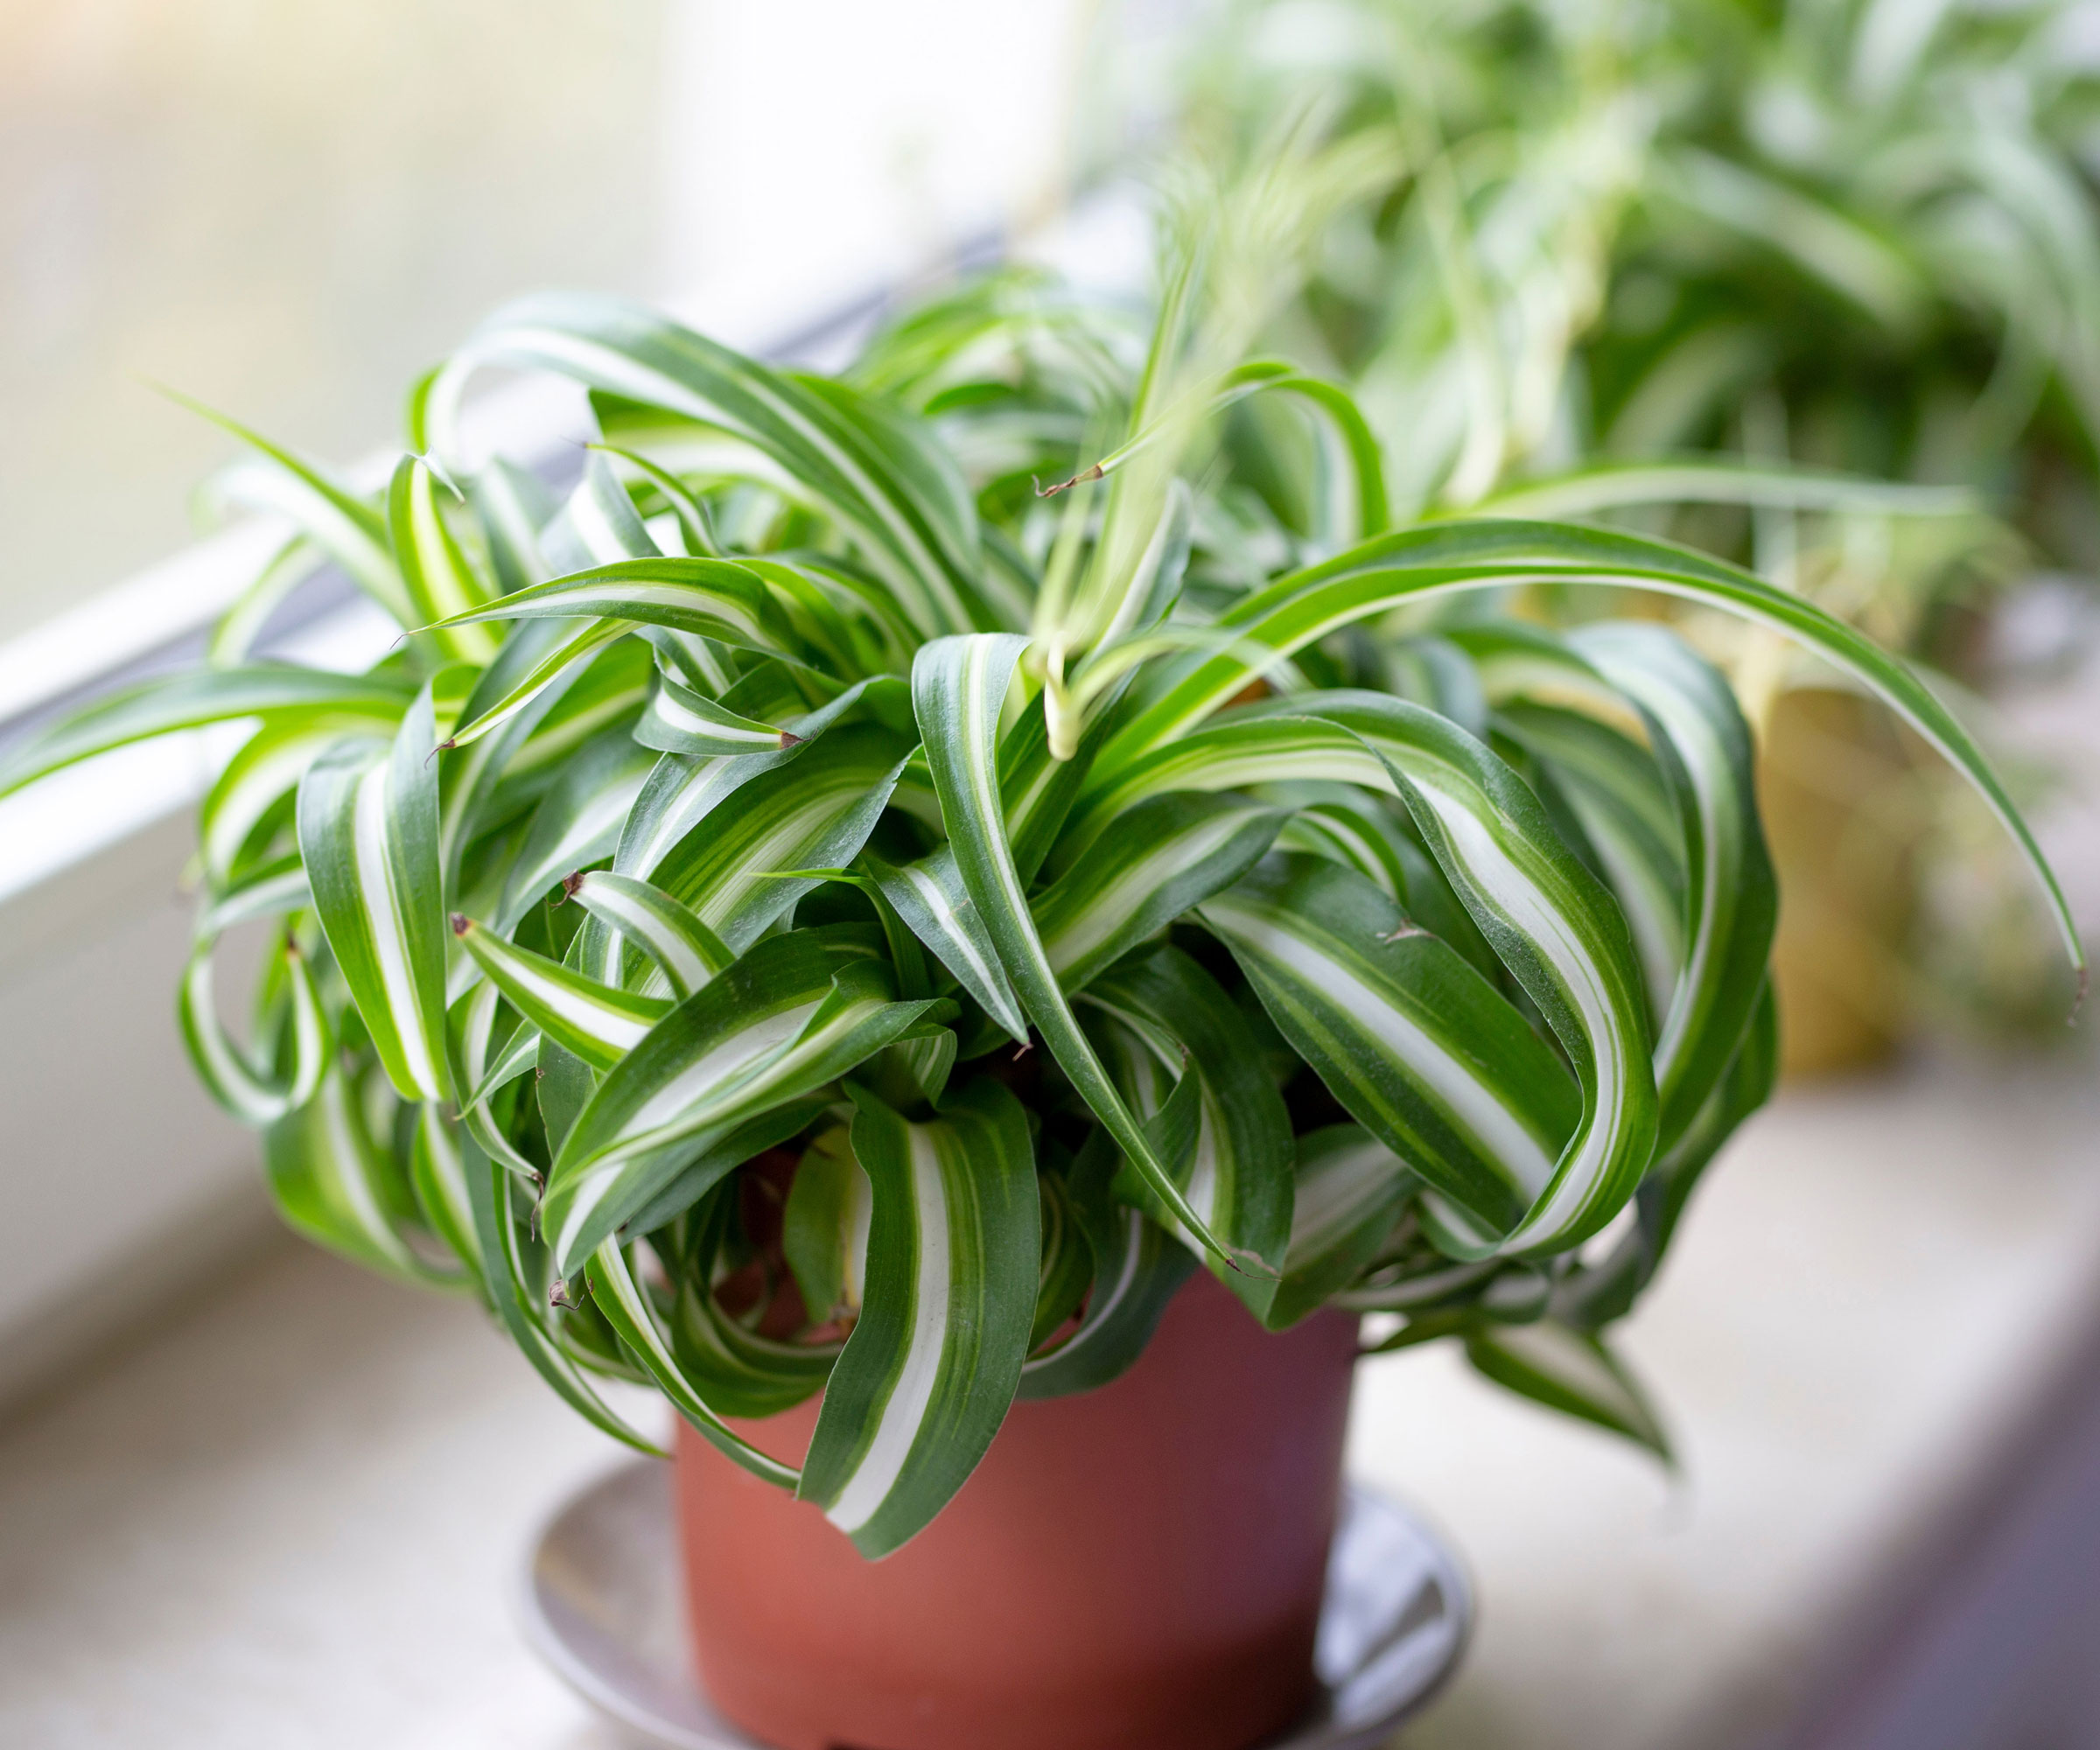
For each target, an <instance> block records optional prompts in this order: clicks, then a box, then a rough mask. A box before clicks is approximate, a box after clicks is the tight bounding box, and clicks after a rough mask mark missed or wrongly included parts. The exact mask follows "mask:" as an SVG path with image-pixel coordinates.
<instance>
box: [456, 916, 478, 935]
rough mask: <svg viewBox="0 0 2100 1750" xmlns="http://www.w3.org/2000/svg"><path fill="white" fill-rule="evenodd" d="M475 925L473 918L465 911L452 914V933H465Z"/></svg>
mask: <svg viewBox="0 0 2100 1750" xmlns="http://www.w3.org/2000/svg"><path fill="white" fill-rule="evenodd" d="M473 927H474V922H473V920H472V918H470V917H468V916H467V914H465V912H454V913H453V914H452V934H453V935H465V934H466V933H467V931H469V930H470V929H472V928H473Z"/></svg>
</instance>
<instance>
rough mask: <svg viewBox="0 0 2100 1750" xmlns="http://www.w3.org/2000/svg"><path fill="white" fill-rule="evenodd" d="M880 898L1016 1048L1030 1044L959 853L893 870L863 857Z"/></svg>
mask: <svg viewBox="0 0 2100 1750" xmlns="http://www.w3.org/2000/svg"><path fill="white" fill-rule="evenodd" d="M863 862H864V863H865V866H866V868H867V871H868V873H869V874H870V875H871V876H872V878H873V879H874V880H875V883H876V885H877V886H879V887H880V888H881V889H882V896H883V898H884V899H885V900H888V901H889V903H890V905H891V906H892V907H894V908H895V910H896V913H897V915H898V916H899V917H900V918H901V919H902V920H903V921H904V923H905V926H906V928H908V929H909V930H910V931H911V932H912V934H913V935H915V936H916V937H918V939H919V940H920V941H921V942H924V943H925V944H926V946H927V947H928V948H930V949H933V951H934V954H935V957H936V958H937V959H938V960H939V961H940V963H942V965H943V966H945V967H946V968H947V969H948V970H949V971H950V972H952V973H953V974H954V975H955V976H956V980H957V981H958V982H959V983H960V984H962V986H963V989H964V990H965V991H969V992H970V996H971V997H972V998H974V999H975V1000H976V1002H977V1006H978V1007H980V1008H981V1009H983V1010H984V1012H985V1013H986V1014H988V1015H990V1016H991V1019H993V1020H994V1021H996V1022H997V1023H998V1025H999V1026H1002V1027H1004V1028H1005V1030H1006V1035H1007V1037H1008V1038H1009V1039H1011V1040H1013V1042H1014V1043H1015V1044H1016V1045H1026V1044H1027V1043H1028V1022H1027V1020H1026V1018H1025V1017H1024V1016H1023V1015H1022V1013H1021V1005H1020V998H1018V997H1016V996H1015V995H1014V993H1013V985H1012V983H1011V982H1010V981H1009V980H1008V978H1007V977H1006V969H1005V967H1004V966H1003V965H1001V964H1000V963H999V956H998V949H996V948H995V947H994V946H993V944H992V940H991V934H990V932H989V931H987V930H986V929H985V928H984V920H983V919H981V918H980V917H979V916H978V915H977V907H976V906H975V905H974V904H972V903H971V900H970V895H969V893H966V892H965V891H964V890H963V872H962V870H961V869H960V868H959V867H958V866H957V865H956V853H955V848H954V847H953V846H952V845H946V844H944V845H942V847H941V848H940V849H939V850H938V851H933V852H931V853H929V854H928V855H927V856H925V857H922V858H920V859H919V860H918V861H917V862H916V863H910V864H907V865H905V866H904V867H903V868H902V869H893V868H892V867H891V866H890V865H888V864H886V863H885V862H884V861H883V860H882V859H881V858H879V857H873V856H870V857H865V858H863Z"/></svg>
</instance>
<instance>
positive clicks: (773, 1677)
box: [677, 1271, 1356, 1750]
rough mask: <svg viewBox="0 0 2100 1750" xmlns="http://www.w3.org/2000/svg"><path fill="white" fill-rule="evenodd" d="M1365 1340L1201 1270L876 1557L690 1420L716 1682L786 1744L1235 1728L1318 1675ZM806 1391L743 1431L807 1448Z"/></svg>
mask: <svg viewBox="0 0 2100 1750" xmlns="http://www.w3.org/2000/svg"><path fill="white" fill-rule="evenodd" d="M1355 1347H1356V1329H1355V1320H1354V1319H1353V1318H1350V1317H1348V1316H1345V1315H1343V1314H1341V1313H1332V1312H1329V1313H1320V1314H1317V1315H1315V1316H1314V1317H1313V1318H1312V1319H1310V1320H1306V1322H1305V1323H1304V1324H1302V1325H1299V1326H1298V1327H1294V1328H1293V1329H1292V1330H1290V1331H1287V1332H1285V1333H1282V1334H1271V1333H1269V1332H1267V1331H1264V1329H1263V1328H1262V1327H1260V1326H1259V1325H1258V1324H1257V1322H1256V1321H1255V1320H1254V1319H1253V1318H1251V1317H1250V1315H1249V1314H1248V1313H1247V1312H1246V1311H1245V1309H1244V1308H1243V1307H1242V1306H1240V1304H1239V1303H1238V1302H1237V1301H1236V1300H1235V1299H1233V1297H1232V1296H1231V1294H1230V1293H1229V1292H1227V1291H1226V1290H1225V1289H1224V1288H1223V1287H1222V1286H1221V1285H1219V1284H1218V1283H1217V1282H1216V1281H1215V1280H1214V1279H1213V1278H1210V1277H1209V1276H1208V1275H1207V1274H1205V1273H1203V1272H1201V1271H1199V1272H1197V1273H1196V1274H1195V1275H1194V1277H1193V1278H1191V1279H1190V1281H1189V1284H1188V1285H1187V1287H1186V1288H1185V1289H1183V1290H1182V1292H1180V1295H1178V1296H1177V1297H1176V1298H1175V1299H1174V1301H1173V1304H1172V1305H1171V1306H1169V1307H1168V1308H1167V1311H1166V1317H1165V1318H1164V1319H1163V1320H1161V1323H1160V1327H1159V1333H1158V1334H1157V1336H1156V1337H1155V1338H1154V1339H1153V1341H1152V1345H1151V1347H1150V1348H1147V1349H1146V1351H1145V1354H1144V1355H1143V1356H1142V1357H1141V1358H1140V1359H1139V1360H1138V1363H1137V1365H1136V1366H1135V1367H1133V1368H1132V1369H1131V1371H1130V1372H1128V1373H1127V1374H1125V1375H1124V1376H1123V1377H1122V1378H1120V1379H1118V1380H1117V1381H1115V1382H1114V1383H1111V1384H1110V1385H1107V1386H1104V1387H1103V1388H1102V1389H1101V1390H1097V1391H1092V1392H1087V1393H1083V1394H1081V1395H1078V1396H1075V1397H1061V1398H1053V1399H1048V1400H1046V1401H1042V1402H1027V1401H1024V1402H1021V1403H1018V1404H1015V1405H1014V1407H1013V1409H1012V1412H1011V1413H1010V1414H1009V1416H1008V1417H1007V1418H1006V1422H1005V1425H1004V1426H1003V1427H1002V1429H1001V1430H1000V1432H999V1435H998V1439H996V1440H995V1441H994V1442H993V1443H992V1446H991V1451H990V1452H989V1453H987V1454H986V1455H985V1458H984V1462H983V1463H982V1464H981V1465H980V1466H979V1467H977V1471H976V1472H975V1473H974V1474H972V1475H971V1477H970V1481H968V1482H967V1483H966V1484H964V1486H963V1489H962V1491H961V1492H960V1493H959V1494H958V1495H956V1499H955V1500H954V1501H953V1502H950V1503H949V1507H948V1509H947V1510H946V1511H945V1512H943V1513H942V1516H940V1517H939V1518H938V1519H936V1520H935V1522H934V1523H933V1524H932V1525H931V1526H929V1527H928V1529H927V1530H925V1531H923V1532H921V1534H920V1535H919V1537H916V1538H914V1540H913V1541H912V1542H911V1543H910V1544H907V1545H906V1546H905V1547H904V1548H903V1549H901V1550H900V1551H897V1552H896V1553H895V1554H894V1555H892V1556H890V1557H889V1558H886V1559H885V1560H883V1561H880V1562H868V1561H865V1560H864V1559H863V1558H861V1557H860V1555H859V1554H858V1552H857V1551H855V1550H854V1548H853V1546H852V1544H851V1543H850V1542H848V1541H847V1539H846V1537H844V1535H843V1534H842V1533H840V1532H838V1531H837V1530H834V1529H833V1528H832V1526H831V1525H830V1523H829V1522H827V1521H826V1520H825V1519H824V1518H823V1516H822V1514H821V1513H819V1512H818V1510H817V1509H816V1508H814V1507H811V1506H809V1505H808V1504H806V1503H803V1502H796V1501H795V1500H793V1499H792V1498H791V1497H789V1496H788V1495H786V1494H784V1493H783V1492H781V1490H779V1489H777V1488H773V1487H772V1486H770V1485H768V1484H767V1483H763V1482H760V1481H758V1480H757V1479H756V1478H754V1477H753V1476H751V1475H750V1474H747V1473H746V1472H745V1471H743V1470H740V1469H739V1468H738V1467H736V1466H735V1465H733V1464H732V1463H731V1462H730V1461H729V1460H726V1459H725V1458H723V1457H722V1456H721V1455H720V1454H719V1453H717V1452H716V1451H715V1449H714V1448H713V1447H712V1446H709V1445H708V1444H707V1443H706V1442H705V1441H704V1440H703V1439H701V1438H700V1437H699V1436H698V1435H697V1434H695V1433H694V1432H692V1431H691V1430H690V1428H687V1427H685V1426H683V1425H681V1426H680V1428H679V1431H678V1435H679V1439H678V1453H677V1459H678V1469H677V1491H678V1503H679V1518H680V1523H681V1530H682V1535H683V1542H684V1553H685V1558H686V1573H687V1586H688V1593H689V1598H690V1610H691V1624H692V1630H693V1638H694V1647H695V1651H696V1654H697V1659H698V1665H699V1671H700V1677H701V1680H702V1682H703V1683H704V1685H705V1686H706V1688H707V1690H708V1692H709V1694H710V1695H711V1697H712V1698H713V1699H714V1701H715V1703H716V1705H718V1707H719V1708H720V1709H721V1710H722V1712H724V1713H725V1714H727V1715H728V1716H729V1717H730V1718H732V1719H734V1720H736V1721H737V1722H738V1723H739V1725H741V1726H744V1727H745V1728H746V1730H748V1731H750V1732H752V1733H754V1734H755V1735H757V1736H758V1737H760V1738H761V1739H764V1740H767V1742H769V1743H772V1744H776V1745H779V1746H781V1750H990V1747H998V1750H1246V1747H1248V1746H1250V1745H1253V1744H1256V1743H1258V1742H1259V1741H1261V1740H1263V1739H1265V1738H1268V1737H1271V1736H1272V1735H1274V1734H1275V1733H1278V1732H1279V1731H1281V1730H1283V1729H1284V1728H1285V1727H1286V1726H1289V1725H1290V1724H1291V1722H1292V1720H1293V1719H1295V1718H1297V1717H1298V1715H1299V1714H1300V1713H1301V1712H1303V1711H1304V1710H1305V1708H1306V1705H1308V1703H1309V1702H1310V1701H1311V1699H1312V1698H1313V1638H1314V1635H1315V1632H1316V1630H1317V1628H1318V1623H1319V1615H1320V1595H1321V1588H1322V1583H1323V1580H1324V1577H1325V1572H1326V1567H1327V1546H1328V1544H1329V1542H1330V1541H1331V1539H1332V1538H1333V1536H1334V1521H1335V1512H1336V1506H1337V1502H1338V1499H1339V1495H1340V1488H1341V1453H1342V1436H1343V1431H1344V1425H1345V1424H1346V1422H1347V1420H1348V1403H1349V1385H1350V1377H1351V1373H1352V1364H1353V1362H1354V1359H1355ZM816 1411H817V1406H816V1404H815V1403H810V1404H804V1405H802V1406H801V1407H800V1408H799V1409H797V1410H795V1411H789V1412H788V1413H787V1414H785V1415H781V1416H777V1417H774V1418H770V1419H768V1420H767V1421H763V1422H755V1423H747V1424H744V1425H741V1426H740V1432H743V1433H744V1434H745V1435H746V1438H747V1439H751V1440H752V1441H753V1443H754V1444H756V1445H757V1446H760V1447H761V1448H762V1449H764V1450H765V1451H767V1452H769V1453H774V1455H775V1456H777V1457H779V1458H781V1459H784V1460H788V1461H789V1462H799V1461H800V1460H801V1458H802V1453H803V1451H804V1449H805V1448H806V1446H807V1445H808V1442H809V1436H810V1432H811V1431H812V1430H813V1429H814V1428H815V1426H816Z"/></svg>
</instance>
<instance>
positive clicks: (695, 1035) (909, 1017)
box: [541, 930, 935, 1275]
mask: <svg viewBox="0 0 2100 1750" xmlns="http://www.w3.org/2000/svg"><path fill="white" fill-rule="evenodd" d="M934 1006H935V1005H933V1004H931V1003H929V1002H925V1001H921V1002H916V1003H899V1002H896V1001H894V1000H893V998H892V993H891V990H890V986H889V981H888V976H887V974H886V972H885V971H884V970H883V969H882V968H881V967H879V966H878V965H876V964H875V963H872V962H871V961H867V960H865V959H862V958H859V957H858V956H857V955H856V954H855V953H854V951H853V950H852V949H851V947H850V946H848V945H845V944H844V943H842V942H838V941H837V940H836V939H825V938H823V936H822V935H820V933H818V932H815V931H800V930H798V931H796V932H795V933H793V934H791V935H783V936H780V937H777V938H774V939H773V940H771V941H768V942H764V943H761V944H760V946H758V947H757V948H754V949H752V950H751V951H750V952H749V953H747V954H746V955H745V956H744V957H743V958H742V959H740V960H739V961H738V962H737V963H735V964H734V965H732V967H730V968H729V969H728V970H726V971H725V972H723V973H722V974H721V975H720V976H719V977H717V978H715V979H714V980H713V981H712V982H711V983H710V984H708V985H707V986H706V987H705V988H704V989H703V990H701V991H697V992H696V993H695V994H694V995H693V996H691V997H689V998H686V1000H685V1001H684V1002H683V1003H681V1004H680V1005H678V1006H677V1008H676V1009H674V1010H673V1011H672V1012H670V1014H669V1015H668V1016H666V1017H665V1018H664V1019H663V1020H662V1021H661V1022H659V1023H658V1024H657V1026H655V1028H654V1029H652V1030H651V1032H650V1033H648V1036H647V1038H646V1039H645V1040H643V1041H642V1042H641V1045H639V1046H638V1047H636V1048H635V1049H634V1051H632V1052H630V1053H629V1054H627V1056H626V1057H625V1058H623V1059H622V1060H621V1061H620V1063H619V1064H618V1066H617V1067H615V1068H613V1070H612V1071H611V1073H610V1074H608V1075H606V1079H605V1081H604V1082H602V1083H601V1084H600V1085H599V1087H598V1091H597V1093H596V1094H595V1095H593V1096H591V1101H590V1103H588V1104H587V1105H586V1106H585V1107H584V1110H583V1112H582V1114H581V1115H580V1116H579V1117H578V1118H577V1121H576V1124H575V1127H574V1128H573V1129H572V1130H571V1131H570V1132H569V1134H568V1136H567V1138H566V1139H565V1140H564V1141H563V1145H562V1149H561V1152H560V1154H559V1155H558V1156H557V1158H556V1161H555V1164H554V1169H553V1171H552V1172H551V1173H549V1177H548V1182H547V1194H546V1198H545V1201H544V1202H543V1204H542V1211H541V1219H542V1223H543V1226H544V1229H545V1231H546V1233H547V1235H548V1236H549V1240H550V1242H551V1243H553V1246H554V1249H555V1256H556V1264H558V1266H559V1267H560V1268H561V1270H562V1272H563V1275H567V1274H569V1273H570V1271H573V1270H574V1269H575V1268H576V1267H577V1265H578V1264H581V1262H582V1261H583V1259H584V1258H585V1257H588V1256H589V1255H590V1254H591V1252H592V1251H594V1250H597V1248H598V1245H599V1244H600V1243H602V1242H603V1241H604V1240H605V1239H606V1237H607V1236H609V1235H610V1234H611V1233H612V1232H613V1230H614V1229H617V1228H619V1227H620V1224H621V1223H622V1222H626V1221H627V1219H628V1218H629V1217H630V1216H631V1215H634V1213H635V1212H636V1211H637V1210H639V1209H641V1208H643V1206H644V1205H646V1204H647V1203H648V1201H649V1199H650V1198H651V1197H652V1196H653V1195H654V1194H655V1193H656V1192H657V1191H658V1190H660V1189H661V1188H662V1187H663V1186H664V1185H666V1184H668V1183H669V1180H671V1179H672V1178H674V1177H675V1176H676V1173H677V1171H678V1169H679V1168H680V1167H681V1166H683V1164H684V1163H685V1162H686V1161H687V1160H689V1159H692V1158H694V1157H695V1156H697V1155H698V1154H700V1153H702V1152H704V1150H705V1149H706V1147H707V1146H708V1145H709V1144H710V1143H711V1141H715V1140H719V1139H720V1138H723V1137H725V1136H726V1135H728V1134H729V1133H730V1132H731V1131H733V1130H734V1129H735V1128H736V1127H737V1126H738V1125H739V1124H742V1123H744V1122H745V1121H746V1120H748V1119H750V1118H752V1117H756V1116H758V1115H759V1114H760V1113H762V1112H764V1111H767V1110H770V1109H772V1108H774V1107H776V1106H781V1105H785V1104H787V1103H788V1102H790V1101H793V1100H796V1099H799V1098H801V1097H802V1096H805V1095H807V1094H809V1093H810V1092H812V1091H813V1090H814V1089H816V1088H819V1087H821V1086H823V1084H825V1083H826V1082H831V1081H834V1080H836V1079H837V1077H838V1076H840V1075H844V1074H845V1073H846V1072H847V1071H848V1070H850V1069H851V1068H853V1067H854V1066H855V1065H856V1064H858V1063H859V1062H861V1061H863V1060H865V1058H868V1057H870V1056H872V1055H873V1054H874V1053H876V1052H877V1051H879V1050H880V1049H881V1048H882V1047H884V1046H886V1045H888V1044H889V1043H890V1042H891V1041H892V1040H895V1039H897V1038H899V1037H900V1036H901V1035H902V1034H904V1033H906V1032H907V1031H908V1030H909V1029H910V1028H911V1027H912V1026H914V1024H915V1023H917V1022H918V1021H919V1020H920V1019H921V1018H922V1017H924V1016H925V1015H926V1014H927V1013H928V1011H929V1010H931V1009H932V1008H933V1007H934Z"/></svg>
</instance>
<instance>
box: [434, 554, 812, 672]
mask: <svg viewBox="0 0 2100 1750" xmlns="http://www.w3.org/2000/svg"><path fill="white" fill-rule="evenodd" d="M489 620H614V621H619V622H622V623H624V624H626V625H630V626H655V627H664V628H665V629H667V630H669V631H672V632H684V633H691V634H695V635H696V636H698V637H701V638H711V639H714V640H716V641H718V642H719V643H723V644H729V645H734V646H737V647H738V648H743V649H747V650H759V651H774V650H778V649H780V648H782V646H783V645H784V644H786V643H787V642H788V627H787V625H786V622H785V620H784V618H783V616H782V615H781V610H780V608H779V607H778V606H777V605H776V604H775V603H774V599H773V596H772V594H771V592H770V591H767V587H766V585H765V584H764V583H763V582H762V581H761V580H760V578H759V577H758V575H757V574H756V573H755V572H753V570H750V569H749V568H748V567H747V566H744V565H739V564H736V563H732V561H730V560H727V559H678V558H669V557H660V558H647V559H621V560H618V561H615V562H613V563H601V564H597V565H591V566H589V567H586V568H585V569H584V570H579V571H577V572H575V573H573V574H571V575H570V576H568V577H552V578H549V580H548V581H547V582H546V583H543V584H532V585H531V586H530V587H529V588H527V589H522V590H520V591H517V592H516V593H515V594H514V595H507V596H503V597H500V598H498V599H497V600H495V601H493V602H491V603H489V604H488V605H487V606H486V607H477V608H473V609H471V610H469V611H468V612H466V613H458V614H454V615H451V617H449V618H448V619H445V620H439V621H437V622H436V624H435V626H434V627H433V628H432V629H433V630H437V631H444V630H446V629H449V628H451V627H461V626H477V625H480V624H482V623H484V622H486V621H489Z"/></svg>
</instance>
